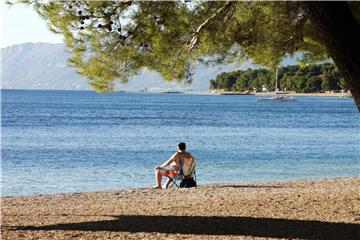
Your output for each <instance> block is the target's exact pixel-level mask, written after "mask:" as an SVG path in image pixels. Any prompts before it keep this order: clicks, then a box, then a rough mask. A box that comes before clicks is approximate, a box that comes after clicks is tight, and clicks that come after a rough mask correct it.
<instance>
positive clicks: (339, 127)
mask: <svg viewBox="0 0 360 240" xmlns="http://www.w3.org/2000/svg"><path fill="white" fill-rule="evenodd" d="M1 94H2V96H1V100H2V104H1V111H2V112H1V133H2V146H1V158H2V160H1V163H2V166H1V167H2V174H1V175H2V182H1V188H2V189H1V190H2V195H3V196H7V195H30V194H51V193H61V192H84V191H100V190H108V189H123V188H138V187H150V186H152V185H154V171H153V170H154V167H155V166H156V165H159V164H161V163H163V162H164V161H165V160H167V159H168V158H169V157H170V156H171V155H172V154H173V153H174V152H175V151H176V144H177V142H180V141H183V142H186V144H187V147H188V150H189V151H190V152H191V153H193V155H195V156H196V159H197V174H196V175H197V181H198V184H207V183H236V182H249V181H271V180H286V179H316V178H330V177H344V176H359V173H360V114H359V112H358V111H357V108H356V106H355V104H354V101H353V99H350V98H338V97H297V98H296V99H297V101H291V102H256V98H255V96H227V95H225V96H224V95H222V96H221V95H195V94H161V93H160V94H155V93H142V94H141V93H109V94H97V93H95V92H90V91H88V92H87V91H23V90H2V91H1Z"/></svg>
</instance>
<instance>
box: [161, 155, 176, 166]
mask: <svg viewBox="0 0 360 240" xmlns="http://www.w3.org/2000/svg"><path fill="white" fill-rule="evenodd" d="M176 157H177V153H174V154H173V155H172V156H171V157H170V158H169V160H167V161H166V162H164V163H163V164H161V165H160V166H157V167H156V168H164V167H166V166H169V165H170V164H171V163H172V162H173V161H175V159H176Z"/></svg>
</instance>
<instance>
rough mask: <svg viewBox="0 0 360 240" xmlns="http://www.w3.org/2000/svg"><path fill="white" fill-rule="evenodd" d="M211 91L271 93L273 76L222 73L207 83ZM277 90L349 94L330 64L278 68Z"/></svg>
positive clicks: (262, 71) (268, 73)
mask: <svg viewBox="0 0 360 240" xmlns="http://www.w3.org/2000/svg"><path fill="white" fill-rule="evenodd" d="M210 89H212V90H226V91H256V92H261V91H274V89H275V73H274V71H271V70H268V69H250V68H249V69H247V70H237V71H233V72H224V73H221V74H219V75H217V76H216V78H215V79H212V80H210ZM278 89H281V90H283V91H294V92H297V93H320V92H329V91H330V92H340V91H348V87H347V85H346V83H345V81H344V78H343V76H342V75H341V74H340V73H339V71H338V69H337V68H336V67H335V65H334V64H332V63H322V64H317V65H310V66H307V67H304V68H303V67H300V66H299V65H295V66H286V67H279V69H278Z"/></svg>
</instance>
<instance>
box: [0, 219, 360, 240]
mask: <svg viewBox="0 0 360 240" xmlns="http://www.w3.org/2000/svg"><path fill="white" fill-rule="evenodd" d="M113 217H114V218H116V219H114V220H106V221H93V222H79V223H68V224H56V225H45V226H38V227H34V226H21V227H20V226H18V227H12V230H13V231H14V230H15V231H16V230H30V231H39V230H45V231H46V230H49V231H53V230H61V231H68V230H76V231H120V232H133V233H137V232H158V233H175V234H176V233H179V234H197V235H235V236H253V237H273V238H301V239H337V240H338V239H360V225H359V224H350V223H331V222H320V221H308V220H288V219H273V218H252V217H215V216H213V217H204V216H142V215H120V216H113ZM4 227H5V226H4Z"/></svg>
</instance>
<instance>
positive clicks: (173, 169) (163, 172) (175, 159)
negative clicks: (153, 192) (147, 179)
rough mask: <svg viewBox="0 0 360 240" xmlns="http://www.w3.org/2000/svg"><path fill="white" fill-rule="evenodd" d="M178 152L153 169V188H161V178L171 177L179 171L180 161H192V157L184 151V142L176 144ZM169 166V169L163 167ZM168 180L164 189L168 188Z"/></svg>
mask: <svg viewBox="0 0 360 240" xmlns="http://www.w3.org/2000/svg"><path fill="white" fill-rule="evenodd" d="M177 147H178V150H177V151H176V153H174V154H173V155H172V156H171V157H170V158H169V160H167V161H166V162H164V163H163V164H161V165H160V166H157V167H156V168H155V181H156V185H155V186H154V187H153V188H161V181H162V177H163V176H169V177H173V176H175V175H176V174H177V173H178V171H179V169H180V159H192V155H191V154H190V153H189V152H187V151H186V145H185V143H184V142H181V143H178V146H177ZM167 166H170V169H165V167H167ZM170 182H171V181H170V179H168V181H167V182H166V188H168V187H169V184H170Z"/></svg>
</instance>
